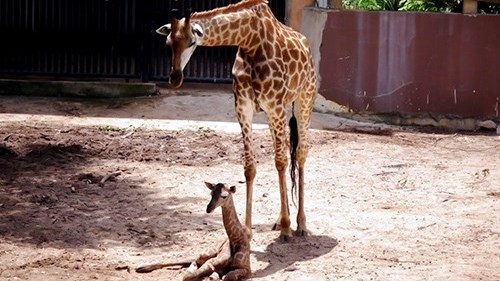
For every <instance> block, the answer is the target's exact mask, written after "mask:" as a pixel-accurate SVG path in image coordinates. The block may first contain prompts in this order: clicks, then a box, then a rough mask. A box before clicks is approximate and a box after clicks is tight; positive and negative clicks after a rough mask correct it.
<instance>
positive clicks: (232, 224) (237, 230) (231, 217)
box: [222, 197, 246, 241]
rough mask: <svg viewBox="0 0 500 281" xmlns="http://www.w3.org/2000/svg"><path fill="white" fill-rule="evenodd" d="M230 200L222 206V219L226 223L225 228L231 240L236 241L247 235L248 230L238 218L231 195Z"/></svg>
mask: <svg viewBox="0 0 500 281" xmlns="http://www.w3.org/2000/svg"><path fill="white" fill-rule="evenodd" d="M228 200H229V201H228V202H227V204H225V206H222V221H223V223H224V228H225V229H226V233H227V237H228V238H229V241H235V240H237V239H239V238H240V237H241V236H242V235H243V236H244V235H246V232H245V230H244V229H243V226H242V225H241V223H240V221H239V219H238V215H237V213H236V208H235V207H234V203H233V198H232V197H231V198H229V199H228Z"/></svg>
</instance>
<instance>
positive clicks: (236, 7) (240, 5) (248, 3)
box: [191, 0, 268, 19]
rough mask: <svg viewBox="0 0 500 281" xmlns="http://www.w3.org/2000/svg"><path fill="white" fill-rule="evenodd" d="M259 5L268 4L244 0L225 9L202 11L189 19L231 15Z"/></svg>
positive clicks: (265, 1)
mask: <svg viewBox="0 0 500 281" xmlns="http://www.w3.org/2000/svg"><path fill="white" fill-rule="evenodd" d="M261 3H266V4H267V3H268V2H267V0H246V1H241V2H238V3H236V4H231V5H228V6H226V7H221V8H216V9H213V10H209V11H203V12H195V13H192V14H191V19H202V18H211V17H214V16H216V15H221V14H228V13H233V12H237V11H240V10H243V9H248V8H251V7H253V6H256V5H258V4H261Z"/></svg>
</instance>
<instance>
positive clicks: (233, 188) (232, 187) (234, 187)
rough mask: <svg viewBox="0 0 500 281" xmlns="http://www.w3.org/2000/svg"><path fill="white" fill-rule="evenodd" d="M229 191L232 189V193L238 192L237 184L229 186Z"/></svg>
mask: <svg viewBox="0 0 500 281" xmlns="http://www.w3.org/2000/svg"><path fill="white" fill-rule="evenodd" d="M229 191H230V192H231V193H235V192H236V186H234V185H233V186H231V187H230V188H229Z"/></svg>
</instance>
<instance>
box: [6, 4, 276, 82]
mask: <svg viewBox="0 0 500 281" xmlns="http://www.w3.org/2000/svg"><path fill="white" fill-rule="evenodd" d="M236 2H239V1H235V0H233V1H231V0H212V1H208V0H206V1H199V0H192V1H187V0H186V1H170V0H0V35H1V36H2V41H3V42H2V44H0V75H1V76H3V77H15V78H19V77H23V78H25V77H31V76H36V77H49V78H51V79H59V78H84V79H106V78H124V79H140V80H142V81H152V80H157V81H159V80H165V79H166V78H167V76H168V70H169V68H170V50H169V48H168V47H167V46H165V41H164V37H162V36H160V35H158V34H156V33H155V32H154V31H155V30H156V29H157V28H158V27H159V26H161V25H162V24H165V23H166V22H167V20H168V12H169V11H170V10H171V9H172V8H177V9H179V10H181V13H182V12H183V11H185V10H186V9H187V8H188V7H189V8H191V9H192V10H193V11H203V10H209V9H212V8H216V7H222V6H225V5H228V4H231V3H236ZM269 5H270V6H271V9H272V10H273V12H274V13H275V15H276V16H277V18H278V19H279V20H280V21H284V17H285V1H283V0H275V1H272V0H271V1H269ZM235 54H236V48H235V47H212V48H209V47H199V48H198V49H197V50H196V52H195V54H194V55H193V58H192V59H191V61H190V63H189V64H188V65H187V66H186V69H185V78H186V80H188V81H189V80H190V81H207V82H208V81H212V82H229V81H231V78H232V77H231V68H232V63H233V61H234V56H235Z"/></svg>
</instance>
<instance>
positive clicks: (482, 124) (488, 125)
mask: <svg viewBox="0 0 500 281" xmlns="http://www.w3.org/2000/svg"><path fill="white" fill-rule="evenodd" d="M478 125H479V127H481V128H485V129H492V130H493V129H495V128H497V124H496V123H495V122H493V121H492V120H485V121H479V123H478ZM497 132H498V128H497Z"/></svg>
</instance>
